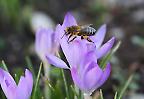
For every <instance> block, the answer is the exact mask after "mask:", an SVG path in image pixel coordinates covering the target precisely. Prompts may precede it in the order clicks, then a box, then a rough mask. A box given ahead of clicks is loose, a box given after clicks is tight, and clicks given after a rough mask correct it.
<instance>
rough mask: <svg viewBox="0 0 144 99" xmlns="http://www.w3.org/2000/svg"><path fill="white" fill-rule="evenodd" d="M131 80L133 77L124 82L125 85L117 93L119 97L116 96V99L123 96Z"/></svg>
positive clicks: (120, 98)
mask: <svg viewBox="0 0 144 99" xmlns="http://www.w3.org/2000/svg"><path fill="white" fill-rule="evenodd" d="M132 79H133V75H131V76H130V77H129V78H128V80H127V81H126V83H125V84H124V86H123V87H122V89H121V90H120V92H119V95H118V99H122V96H123V95H124V93H125V91H126V89H127V88H128V86H129V84H130V82H131V81H132Z"/></svg>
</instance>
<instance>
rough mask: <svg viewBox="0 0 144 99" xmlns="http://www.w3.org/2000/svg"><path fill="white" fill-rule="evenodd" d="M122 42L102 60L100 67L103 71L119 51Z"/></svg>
mask: <svg viewBox="0 0 144 99" xmlns="http://www.w3.org/2000/svg"><path fill="white" fill-rule="evenodd" d="M120 44H121V41H119V42H118V43H117V44H116V46H115V47H114V48H113V49H112V50H111V51H110V52H109V53H108V54H107V55H106V56H105V57H104V58H103V59H102V60H101V62H100V67H101V68H102V69H104V68H105V66H106V64H107V62H108V61H109V60H110V59H111V57H112V55H113V54H114V53H115V52H116V51H117V50H118V48H119V47H120Z"/></svg>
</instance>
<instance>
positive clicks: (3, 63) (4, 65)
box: [2, 60, 9, 72]
mask: <svg viewBox="0 0 144 99" xmlns="http://www.w3.org/2000/svg"><path fill="white" fill-rule="evenodd" d="M2 66H3V68H4V69H5V70H6V71H7V72H9V70H8V68H7V66H6V64H5V62H4V60H2Z"/></svg>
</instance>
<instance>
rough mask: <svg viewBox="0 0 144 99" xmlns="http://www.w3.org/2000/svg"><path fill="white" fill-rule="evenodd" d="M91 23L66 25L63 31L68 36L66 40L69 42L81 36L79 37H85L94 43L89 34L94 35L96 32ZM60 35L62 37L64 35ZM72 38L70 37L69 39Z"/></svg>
mask: <svg viewBox="0 0 144 99" xmlns="http://www.w3.org/2000/svg"><path fill="white" fill-rule="evenodd" d="M91 25H92V24H89V25H83V26H76V25H73V26H70V27H67V28H66V29H65V30H64V31H65V34H64V35H66V36H68V40H67V42H68V43H70V42H72V41H73V40H74V39H76V38H77V36H81V39H86V40H87V41H88V42H92V43H94V42H93V41H92V40H91V39H90V38H89V36H94V35H95V34H96V30H95V29H94V28H93V27H91ZM64 35H63V36H62V38H63V37H64ZM71 38H72V39H71Z"/></svg>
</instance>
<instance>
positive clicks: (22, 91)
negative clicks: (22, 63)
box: [0, 68, 33, 99]
mask: <svg viewBox="0 0 144 99" xmlns="http://www.w3.org/2000/svg"><path fill="white" fill-rule="evenodd" d="M0 84H1V87H2V90H3V92H4V93H5V95H6V97H7V99H29V98H30V96H31V92H32V87H33V77H32V74H31V72H30V71H29V70H27V69H26V71H25V76H21V78H20V81H19V83H18V85H16V83H15V81H14V79H13V77H12V76H11V75H10V74H9V73H8V72H7V71H5V70H3V69H1V68H0Z"/></svg>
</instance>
